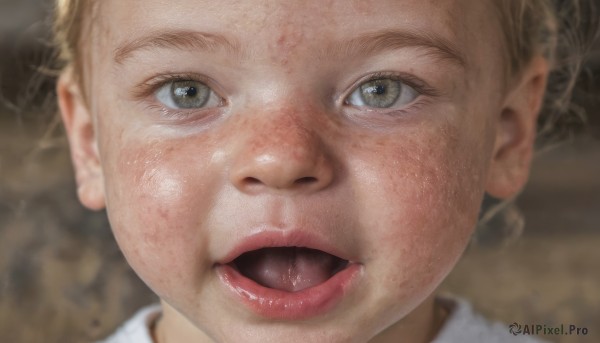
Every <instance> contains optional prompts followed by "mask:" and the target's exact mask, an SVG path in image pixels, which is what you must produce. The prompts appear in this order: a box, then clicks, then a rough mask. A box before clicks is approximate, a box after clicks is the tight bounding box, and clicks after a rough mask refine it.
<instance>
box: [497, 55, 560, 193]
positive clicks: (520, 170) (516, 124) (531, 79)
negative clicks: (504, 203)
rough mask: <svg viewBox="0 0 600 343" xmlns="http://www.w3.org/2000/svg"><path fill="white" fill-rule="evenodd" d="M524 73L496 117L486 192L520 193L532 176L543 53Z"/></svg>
mask: <svg viewBox="0 0 600 343" xmlns="http://www.w3.org/2000/svg"><path fill="white" fill-rule="evenodd" d="M521 75H522V76H521V78H520V79H519V82H517V83H516V87H513V88H512V89H511V90H510V91H509V92H508V93H507V96H506V98H505V101H504V105H503V106H502V110H501V112H500V113H499V115H498V116H497V117H496V119H495V120H496V126H495V127H496V142H495V145H494V151H493V155H492V161H491V165H490V169H489V172H488V178H487V184H486V192H487V193H488V194H490V195H491V196H493V197H495V198H499V199H507V198H511V197H513V196H515V195H517V194H518V193H519V192H520V191H521V190H522V189H523V187H524V186H525V183H526V182H527V179H528V178H529V170H530V165H531V159H532V156H533V145H534V142H535V137H536V130H537V125H536V123H537V118H538V115H539V112H540V109H541V106H542V103H543V98H544V94H545V90H546V80H547V76H548V61H547V60H546V59H545V58H543V57H542V56H538V57H534V58H533V59H532V61H531V62H530V64H529V65H528V66H527V67H526V68H525V70H524V71H523V73H522V74H521Z"/></svg>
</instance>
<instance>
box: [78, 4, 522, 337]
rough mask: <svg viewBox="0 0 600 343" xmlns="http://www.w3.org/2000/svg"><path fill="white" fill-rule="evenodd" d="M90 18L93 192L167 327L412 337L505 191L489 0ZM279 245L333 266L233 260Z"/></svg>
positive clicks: (89, 172) (175, 8)
mask: <svg viewBox="0 0 600 343" xmlns="http://www.w3.org/2000/svg"><path fill="white" fill-rule="evenodd" d="M93 25H94V32H93V34H92V35H91V38H90V39H89V40H88V41H87V43H84V44H86V45H85V47H86V48H85V49H84V50H85V51H84V54H85V55H86V58H87V60H86V65H85V68H84V70H85V72H86V73H87V74H86V75H85V78H84V79H85V80H86V82H87V87H86V90H87V94H88V96H89V103H88V104H89V107H88V109H89V113H91V118H93V126H89V125H92V124H90V123H86V122H85V119H81V120H80V124H81V125H80V126H81V127H87V129H85V128H83V129H82V130H83V131H82V132H86V133H85V134H81V137H80V140H76V139H72V140H71V143H72V145H73V150H74V153H73V154H74V159H75V163H76V165H77V169H78V182H79V185H80V196H81V198H82V200H83V202H84V203H86V204H87V205H88V206H90V207H96V208H98V207H102V206H104V204H105V205H106V207H107V211H108V215H109V218H110V222H111V225H112V229H113V230H114V234H115V236H116V238H117V240H118V243H119V245H120V247H121V248H122V250H123V252H124V254H125V256H126V257H127V260H128V261H129V263H130V264H131V266H132V267H133V268H134V269H135V271H136V272H137V273H138V275H139V276H140V277H141V278H142V279H143V280H144V281H145V282H146V283H147V284H148V285H149V286H150V287H151V288H152V289H153V290H154V291H155V292H156V293H157V294H158V295H159V296H160V297H161V298H162V299H163V301H164V302H165V306H166V309H165V316H164V322H165V323H170V324H169V325H171V326H172V327H175V326H177V325H179V324H176V323H178V322H179V323H181V322H182V318H183V316H185V317H186V318H187V319H189V321H190V322H192V323H193V324H195V325H196V326H197V327H198V328H200V329H201V330H203V331H204V334H207V335H208V336H210V337H212V338H214V339H216V340H218V341H227V342H230V341H231V342H233V341H239V339H240V337H243V340H244V341H248V342H250V341H253V342H254V341H255V342H267V341H274V342H281V341H290V342H297V341H306V342H314V341H320V342H348V341H354V340H355V341H357V342H358V341H366V340H368V339H370V338H372V337H374V336H376V335H377V334H378V333H380V332H381V331H382V330H384V329H386V328H388V332H393V331H394V330H396V331H397V332H398V333H400V332H402V330H408V329H407V327H404V328H403V325H405V326H406V325H408V324H407V323H408V322H407V321H408V320H409V319H410V318H411V317H410V316H409V317H407V318H408V319H407V318H405V319H404V320H401V319H402V318H404V317H405V316H407V314H409V313H411V312H413V311H414V310H415V309H416V308H417V307H418V306H419V305H420V304H423V303H424V304H428V305H427V306H429V305H430V304H431V302H428V301H426V299H429V297H430V295H431V294H432V292H433V291H434V289H435V288H436V287H437V286H438V284H439V283H440V282H441V280H442V279H443V278H444V277H445V276H446V274H447V273H448V272H449V271H450V270H451V268H452V267H453V265H454V264H455V262H456V260H457V259H458V258H459V256H460V254H461V253H462V251H463V249H464V247H465V246H466V244H467V241H468V240H469V237H470V235H471V233H472V230H473V228H474V227H475V224H476V220H477V215H478V211H479V207H480V203H481V200H482V196H483V193H484V191H485V190H486V189H487V190H490V189H497V188H498V187H499V186H498V185H499V184H502V183H501V181H498V180H496V179H499V178H500V177H497V176H495V175H496V174H494V173H493V171H492V169H493V168H498V167H495V164H494V159H495V156H496V153H497V151H498V150H499V148H498V140H497V137H498V136H502V135H501V134H499V131H498V130H499V129H498V121H499V120H500V119H499V118H500V113H501V112H502V110H503V108H502V106H503V99H504V98H503V93H502V91H501V82H500V80H502V79H503V74H502V73H503V71H502V65H503V60H502V54H501V53H500V52H501V48H502V42H501V35H500V31H499V24H498V19H497V18H496V17H495V12H493V9H492V8H491V4H489V3H488V2H487V1H450V0H448V1H423V0H402V1H400V0H388V1H385V0H378V1H362V0H361V1H347V0H340V1H323V0H319V1H302V2H284V1H200V0H182V1H177V2H172V1H158V0H146V1H112V0H111V1H102V4H101V6H100V8H99V12H98V13H96V15H95V19H94V24H93ZM84 41H85V39H84ZM173 80H174V82H172V81H173ZM374 80H375V81H374ZM377 80H378V81H377ZM177 107H179V108H177ZM186 107H187V108H186ZM82 111H83V110H82ZM76 117H77V115H76ZM82 118H83V116H82ZM88 124H89V125H88ZM76 125H77V124H76ZM86 125H88V126H86ZM86 130H87V131H86ZM77 151H80V152H77ZM525 164H527V163H525ZM503 180H504V179H503ZM511 181H513V180H511ZM494 187H495V188H494ZM269 246H279V247H281V246H302V247H308V248H313V249H318V250H323V251H327V252H328V253H329V254H332V255H336V256H337V257H339V258H340V259H336V258H333V257H331V255H327V254H325V253H316V252H314V251H313V252H307V251H305V250H298V251H295V252H294V250H293V249H291V248H287V249H268V250H263V251H262V253H260V254H259V253H257V254H254V257H252V256H250V255H252V254H249V255H243V256H242V257H240V258H238V259H236V258H237V257H238V256H240V254H242V253H244V252H246V251H248V250H256V249H260V248H261V247H269ZM294 254H297V255H296V256H297V257H296V258H294V257H293V256H294ZM234 259H235V260H234ZM232 260H234V261H233V262H231V261H232ZM228 262H231V263H228ZM234 266H235V267H234ZM236 269H237V270H236ZM334 269H342V270H341V271H339V272H338V273H337V274H335V276H333V277H331V276H332V274H333V273H334V272H336V271H337V270H335V271H334ZM240 273H242V274H246V275H247V276H248V278H246V277H243V276H241V275H240ZM330 277H331V278H330ZM250 279H253V280H254V281H257V282H259V283H263V284H265V285H269V286H270V287H271V288H266V287H262V286H258V284H256V283H254V282H253V281H250ZM273 288H278V289H281V290H280V291H276V290H274V289H273ZM301 289H304V290H303V291H299V292H295V293H294V292H292V291H294V290H295V291H298V290H301ZM421 306H423V305H421ZM173 309H176V310H177V311H174V310H173ZM413 313H415V312H413ZM423 313H429V312H428V311H425V310H424V312H423ZM424 316H425V317H427V316H428V315H424ZM413 317H415V316H413ZM427 318H429V317H427ZM411 320H413V321H414V323H422V322H425V321H424V319H422V318H421V319H419V318H416V317H415V318H413V319H411ZM396 322H398V323H397V324H396V325H394V323H396ZM403 323H404V324H403ZM165 330H168V329H165ZM194 330H195V329H191V330H190V332H193V331H194ZM192 334H193V333H192Z"/></svg>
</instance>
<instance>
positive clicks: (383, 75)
mask: <svg viewBox="0 0 600 343" xmlns="http://www.w3.org/2000/svg"><path fill="white" fill-rule="evenodd" d="M380 79H390V80H393V81H400V82H402V83H404V84H406V85H407V86H409V87H411V88H413V89H414V90H415V91H417V93H419V95H426V96H431V97H436V96H439V92H438V91H437V90H436V89H435V88H433V87H431V86H429V85H428V84H427V83H426V82H425V81H423V80H421V79H420V78H418V77H416V76H414V75H411V74H406V73H399V72H391V71H383V72H377V73H375V74H370V75H368V76H367V77H363V78H361V79H359V80H358V81H356V82H355V83H354V84H353V85H352V87H350V93H349V94H346V95H345V97H344V103H345V102H346V99H347V98H348V96H349V95H350V94H352V92H353V91H354V90H356V89H357V88H358V87H360V85H362V84H364V83H367V82H371V81H375V80H380Z"/></svg>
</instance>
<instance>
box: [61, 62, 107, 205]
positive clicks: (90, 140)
mask: <svg viewBox="0 0 600 343" xmlns="http://www.w3.org/2000/svg"><path fill="white" fill-rule="evenodd" d="M56 91H57V95H58V104H59V107H60V113H61V117H62V120H63V123H64V125H65V128H66V132H67V137H68V139H69V146H70V148H71V160H72V161H73V165H74V167H75V179H76V181H77V195H78V196H79V200H80V201H81V203H82V204H83V205H84V206H85V207H87V208H89V209H91V210H101V209H103V208H104V179H103V176H102V169H101V166H100V157H99V154H98V145H97V142H96V135H95V131H94V123H93V120H92V116H91V113H90V111H89V108H88V106H87V103H86V102H85V99H84V97H83V96H82V92H81V88H80V86H79V82H77V80H75V79H74V77H73V71H72V69H70V68H69V69H67V70H65V71H64V72H63V73H62V74H61V76H60V78H59V79H58V83H57V87H56Z"/></svg>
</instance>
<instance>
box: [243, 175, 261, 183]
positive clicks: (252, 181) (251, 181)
mask: <svg viewBox="0 0 600 343" xmlns="http://www.w3.org/2000/svg"><path fill="white" fill-rule="evenodd" d="M244 181H245V183H246V184H250V185H257V184H261V183H262V182H261V181H260V180H259V179H257V178H255V177H250V176H249V177H247V178H245V179H244Z"/></svg>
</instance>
